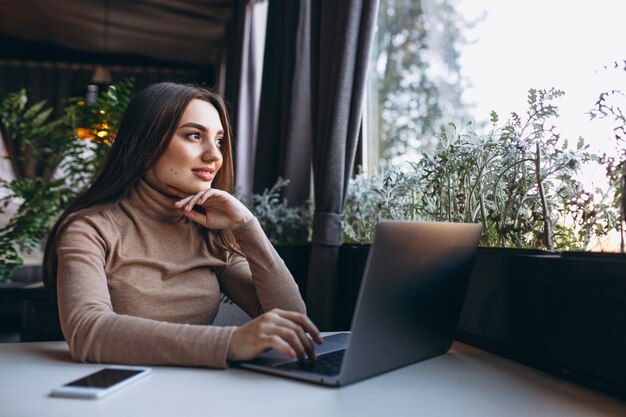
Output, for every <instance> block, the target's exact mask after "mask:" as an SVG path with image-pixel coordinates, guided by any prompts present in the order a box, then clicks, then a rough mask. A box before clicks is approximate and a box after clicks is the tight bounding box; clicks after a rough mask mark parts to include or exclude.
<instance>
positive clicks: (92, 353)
mask: <svg viewBox="0 0 626 417" xmlns="http://www.w3.org/2000/svg"><path fill="white" fill-rule="evenodd" d="M99 219H102V217H100V218H99ZM100 223H101V222H95V221H93V220H91V219H90V218H89V217H83V218H80V219H77V220H74V221H72V222H71V223H70V224H69V225H68V226H67V227H65V228H64V230H63V231H62V235H61V236H60V239H59V244H58V247H57V257H58V267H57V297H58V303H59V317H60V320H61V327H62V329H63V334H64V336H65V339H66V341H67V343H68V345H69V348H70V352H71V355H72V357H73V358H74V359H75V360H78V361H81V362H86V361H89V362H106V363H122V364H134V365H166V364H171V365H190V366H207V367H212V368H226V366H227V354H228V347H229V344H230V338H231V336H232V332H233V330H234V327H215V326H203V325H190V324H177V323H167V322H162V321H157V320H151V319H147V318H141V317H133V316H128V315H122V314H116V313H115V312H114V311H113V308H112V304H111V297H110V294H109V290H108V286H107V277H106V274H105V262H106V253H107V245H106V240H105V239H104V238H103V230H102V225H101V224H100Z"/></svg>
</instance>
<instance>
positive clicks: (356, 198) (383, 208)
mask: <svg viewBox="0 0 626 417" xmlns="http://www.w3.org/2000/svg"><path fill="white" fill-rule="evenodd" d="M408 168H409V169H402V168H398V167H381V170H380V173H373V174H371V175H366V174H364V173H363V172H360V173H359V174H357V175H356V176H355V178H354V179H352V180H350V185H349V187H348V194H347V196H346V202H345V207H344V218H343V222H342V231H343V240H344V242H346V243H357V244H363V243H370V242H371V241H372V239H373V238H374V231H375V230H376V225H378V223H379V222H380V221H381V220H412V219H416V218H417V217H418V201H419V198H420V195H419V193H418V189H417V188H416V186H417V185H418V184H419V175H420V174H419V172H418V171H417V170H415V169H411V168H414V166H413V165H410V166H409V167H408Z"/></svg>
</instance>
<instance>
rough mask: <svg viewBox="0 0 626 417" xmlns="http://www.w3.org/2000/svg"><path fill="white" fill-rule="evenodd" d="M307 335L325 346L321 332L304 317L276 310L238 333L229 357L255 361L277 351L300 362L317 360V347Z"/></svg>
mask: <svg viewBox="0 0 626 417" xmlns="http://www.w3.org/2000/svg"><path fill="white" fill-rule="evenodd" d="M300 323H303V324H304V326H302V325H301V324H300ZM305 326H306V327H305ZM307 333H310V334H311V336H312V337H313V339H314V340H316V341H317V342H318V343H322V339H321V337H320V336H319V331H317V328H316V327H315V325H313V323H312V322H311V321H310V320H309V319H308V318H307V317H306V316H305V315H304V314H300V313H294V312H287V311H284V310H279V309H274V310H272V311H269V312H267V313H265V314H263V315H261V316H259V317H257V318H256V319H254V320H252V321H251V322H248V323H247V324H245V325H243V326H241V327H239V328H237V329H236V330H235V332H234V333H233V337H232V339H231V346H230V349H229V358H230V359H232V360H247V359H252V358H254V357H256V356H258V355H259V354H260V353H262V352H263V351H265V350H267V349H269V348H274V349H276V350H278V351H279V352H282V353H284V354H285V355H288V356H290V357H293V358H298V360H300V361H304V360H305V359H306V358H307V357H309V358H310V359H312V360H315V359H316V355H315V347H314V346H313V342H312V340H311V338H309V336H308V335H307Z"/></svg>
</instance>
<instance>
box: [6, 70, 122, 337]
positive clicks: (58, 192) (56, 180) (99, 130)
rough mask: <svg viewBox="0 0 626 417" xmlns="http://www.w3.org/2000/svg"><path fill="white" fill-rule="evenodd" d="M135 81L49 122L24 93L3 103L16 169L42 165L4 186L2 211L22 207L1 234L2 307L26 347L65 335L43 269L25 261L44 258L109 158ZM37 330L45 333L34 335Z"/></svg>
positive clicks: (70, 104) (70, 106)
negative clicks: (48, 242) (68, 210)
mask: <svg viewBox="0 0 626 417" xmlns="http://www.w3.org/2000/svg"><path fill="white" fill-rule="evenodd" d="M132 85H133V82H132V80H127V81H122V82H120V83H117V84H114V85H112V86H110V87H109V88H108V89H107V90H106V91H104V92H102V93H101V94H100V95H99V96H98V97H97V98H96V100H95V101H94V102H93V103H86V102H85V100H84V99H82V98H71V99H69V100H67V104H66V107H65V109H64V114H63V116H62V117H61V118H59V119H54V120H49V119H50V114H51V109H49V108H46V107H45V102H39V103H35V104H33V105H29V103H28V96H27V94H26V92H25V91H24V90H21V91H18V92H15V93H11V94H8V95H7V96H5V97H4V98H2V99H1V100H0V122H1V127H2V135H3V137H5V138H6V137H10V138H11V143H12V144H16V146H14V149H12V151H13V155H12V162H13V163H14V164H31V166H32V165H36V167H37V169H34V170H31V172H30V173H29V175H27V176H23V177H18V178H16V179H15V180H12V181H2V183H0V187H2V189H3V195H4V196H3V197H2V198H1V199H0V211H2V212H4V210H6V209H7V207H8V205H9V204H10V203H13V204H15V203H16V202H17V204H18V207H17V210H16V211H15V213H14V214H13V215H12V217H11V218H10V220H9V222H8V223H7V224H6V225H4V226H3V227H2V228H1V229H0V305H1V306H2V310H1V311H2V315H3V316H4V317H7V320H14V321H19V320H20V312H21V313H22V314H21V315H22V317H21V320H22V329H23V331H22V340H23V341H24V340H30V339H31V338H35V337H36V336H35V335H34V334H33V332H35V331H38V332H39V335H38V337H43V338H57V337H58V336H59V335H60V332H59V326H58V316H57V315H56V306H55V305H54V302H53V301H52V300H49V299H48V297H47V294H46V292H45V291H44V288H43V283H42V274H41V273H42V271H41V265H40V264H37V263H36V264H34V265H28V266H24V261H23V259H24V257H25V256H26V255H28V254H30V253H33V252H38V251H39V252H41V248H42V245H43V244H44V243H45V239H46V237H47V234H48V230H49V227H50V226H51V225H52V223H53V222H54V221H55V220H56V219H57V218H58V216H59V215H60V213H61V212H62V211H63V208H64V207H65V206H66V205H67V203H68V202H69V201H70V200H71V199H73V198H74V196H75V195H77V193H79V192H80V191H81V190H82V189H83V187H84V186H85V185H86V184H87V182H88V181H89V179H90V178H91V176H92V175H93V174H94V172H95V170H96V168H97V166H98V165H99V162H100V160H101V159H102V157H103V156H104V154H105V152H106V149H107V148H108V143H109V142H110V140H111V138H112V136H113V134H114V129H115V125H116V123H117V121H118V120H119V118H120V116H121V114H122V112H123V111H124V109H125V108H126V105H127V103H128V101H129V99H130V94H131V90H132ZM34 324H38V326H39V327H40V329H38V330H37V329H35V328H34V327H33V325H34Z"/></svg>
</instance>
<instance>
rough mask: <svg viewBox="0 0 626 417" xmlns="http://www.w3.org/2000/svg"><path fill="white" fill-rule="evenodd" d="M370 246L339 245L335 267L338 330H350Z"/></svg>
mask: <svg viewBox="0 0 626 417" xmlns="http://www.w3.org/2000/svg"><path fill="white" fill-rule="evenodd" d="M370 247H371V245H341V246H340V247H339V261H338V265H337V299H336V301H335V312H336V318H335V325H336V328H337V329H338V330H350V326H351V325H352V317H353V315H354V310H355V307H356V300H357V298H358V295H359V289H360V288H361V280H362V279H363V273H364V272H365V264H366V262H367V256H368V254H369V251H370Z"/></svg>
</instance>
